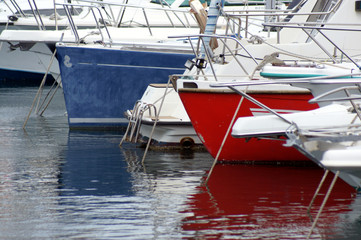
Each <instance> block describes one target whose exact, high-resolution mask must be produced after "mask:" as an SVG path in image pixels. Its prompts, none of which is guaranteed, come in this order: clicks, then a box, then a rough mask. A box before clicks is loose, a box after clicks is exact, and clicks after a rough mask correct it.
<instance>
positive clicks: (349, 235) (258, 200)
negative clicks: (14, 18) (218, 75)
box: [0, 87, 361, 239]
mask: <svg viewBox="0 0 361 240" xmlns="http://www.w3.org/2000/svg"><path fill="white" fill-rule="evenodd" d="M47 88H48V87H47ZM36 92H37V87H1V88H0V239H305V238H306V237H307V235H308V233H309V231H310V229H311V226H312V219H314V218H315V216H316V214H317V212H318V209H319V208H320V206H321V202H322V200H323V198H324V196H325V192H326V191H327V186H328V185H329V183H330V181H331V179H328V180H327V184H326V186H325V187H324V188H322V190H321V194H320V195H319V196H318V197H317V198H316V201H315V202H314V204H313V206H312V208H311V211H310V214H308V212H307V208H308V206H309V203H310V202H311V199H312V196H313V194H314V192H315V190H316V188H317V186H318V183H319V181H320V179H321V177H322V175H323V170H322V169H320V168H318V167H313V166H308V167H290V166H265V165H261V166H253V165H222V164H218V165H217V166H216V167H215V169H214V171H213V173H212V176H211V178H210V181H209V183H208V185H207V186H206V185H204V184H202V182H203V181H204V179H205V178H206V177H207V174H208V172H209V169H210V167H211V165H212V163H213V159H212V157H211V156H210V155H209V154H208V153H207V152H189V151H173V152H170V151H167V152H163V151H150V152H148V154H147V156H146V159H145V163H144V165H142V164H141V160H142V158H143V154H144V149H142V148H139V147H137V146H136V145H134V144H130V143H126V144H125V145H124V146H123V147H121V148H120V147H119V142H120V140H121V138H122V133H121V132H109V131H108V132H99V131H98V132H89V131H70V130H69V128H68V125H67V117H66V110H65V106H64V99H63V95H62V92H61V91H59V92H58V93H57V94H56V95H55V98H54V99H53V101H52V102H51V104H50V105H49V108H48V109H47V110H46V111H45V113H44V115H43V116H42V117H41V116H38V115H36V114H32V115H31V117H30V119H29V121H28V122H27V125H26V128H25V130H23V129H22V126H23V124H24V122H25V119H26V116H27V114H28V113H29V110H30V107H31V103H32V101H33V98H34V97H35V94H36ZM330 178H331V177H330ZM360 219H361V197H360V196H358V195H356V194H355V191H354V190H353V189H351V188H350V187H349V186H348V185H346V184H345V183H344V182H342V180H338V182H337V183H336V186H335V188H334V190H333V191H332V193H331V195H330V198H329V200H328V202H327V204H326V206H325V208H324V210H323V212H322V213H321V215H320V219H319V220H318V224H317V226H316V228H315V229H314V230H313V234H312V235H311V239H361V220H360Z"/></svg>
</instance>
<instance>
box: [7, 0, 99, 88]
mask: <svg viewBox="0 0 361 240" xmlns="http://www.w3.org/2000/svg"><path fill="white" fill-rule="evenodd" d="M73 3H75V1H73ZM0 7H1V9H2V11H1V15H0V21H1V27H0V29H1V32H4V31H9V30H10V31H13V30H27V31H29V30H39V29H41V30H45V29H47V30H49V31H51V30H55V29H65V28H67V27H68V26H69V22H68V20H67V18H66V12H65V10H64V9H63V8H59V9H56V5H55V3H54V2H53V1H44V0H41V1H35V0H32V1H19V0H17V1H15V0H13V1H2V2H1V6H0ZM55 12H56V14H55ZM69 13H70V14H72V16H73V17H74V18H75V19H77V20H78V21H79V23H80V22H81V23H82V26H83V27H94V21H93V20H91V21H90V20H89V16H90V15H89V14H88V13H89V12H88V11H87V10H85V9H84V8H82V7H74V8H73V9H72V11H71V12H69ZM25 34H26V33H25ZM28 37H29V36H28ZM59 39H60V38H58V40H59ZM33 45H34V44H32V43H29V42H27V43H23V44H21V43H20V42H18V41H14V42H11V41H2V42H1V47H0V56H1V57H0V79H1V83H4V84H7V85H16V84H19V83H21V84H26V85H28V84H31V85H33V84H35V85H38V84H39V83H40V81H41V79H42V78H43V77H44V74H45V72H46V68H47V66H46V65H45V63H44V62H43V61H42V59H39V57H37V56H36V52H38V51H42V50H41V49H39V48H38V47H37V46H36V47H33ZM30 49H31V51H30ZM48 80H54V78H53V77H52V76H51V75H50V74H49V75H48Z"/></svg>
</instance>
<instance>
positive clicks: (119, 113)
mask: <svg viewBox="0 0 361 240" xmlns="http://www.w3.org/2000/svg"><path fill="white" fill-rule="evenodd" d="M192 57H193V56H192V55H190V54H181V53H169V52H168V53H167V52H155V51H154V52H152V51H148V52H145V51H129V50H119V49H109V48H87V47H79V46H77V47H71V46H64V45H59V46H57V58H58V61H59V66H60V73H61V78H62V84H63V91H64V98H65V105H66V110H67V114H68V122H69V127H70V128H109V127H110V128H118V127H125V126H126V125H127V124H128V121H127V120H126V119H125V118H124V112H125V111H126V110H129V109H133V107H134V104H135V102H136V101H137V100H139V99H140V98H141V97H142V95H143V93H144V91H145V89H146V88H147V86H148V85H149V84H150V83H166V82H167V81H168V78H169V75H171V74H181V73H183V72H184V63H185V62H186V60H187V59H190V58H192Z"/></svg>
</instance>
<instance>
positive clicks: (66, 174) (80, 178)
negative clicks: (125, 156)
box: [59, 131, 134, 196]
mask: <svg viewBox="0 0 361 240" xmlns="http://www.w3.org/2000/svg"><path fill="white" fill-rule="evenodd" d="M119 139H120V135H119V134H103V133H89V132H86V133H85V132H75V131H70V132H69V138H68V148H67V151H66V161H64V163H63V164H62V165H61V170H60V172H61V173H60V175H59V182H60V189H61V190H62V191H61V194H62V195H69V196H75V195H76V196H82V195H98V196H111V195H127V196H129V195H134V193H133V191H132V179H131V173H130V172H129V171H128V165H127V162H126V161H123V160H122V159H121V150H120V148H119V147H118V146H117V144H119Z"/></svg>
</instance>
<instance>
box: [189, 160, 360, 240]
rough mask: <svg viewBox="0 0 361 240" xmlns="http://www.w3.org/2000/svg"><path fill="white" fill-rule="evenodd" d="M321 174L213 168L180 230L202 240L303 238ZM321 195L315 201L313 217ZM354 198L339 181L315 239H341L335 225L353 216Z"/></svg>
mask: <svg viewBox="0 0 361 240" xmlns="http://www.w3.org/2000/svg"><path fill="white" fill-rule="evenodd" d="M322 174H323V171H322V170H321V169H319V168H313V167H311V168H309V167H307V168H305V167H281V166H275V167H272V166H244V165H233V166H232V165H217V166H216V168H215V169H214V172H213V174H212V177H211V178H210V181H209V184H208V188H207V187H205V186H200V187H198V193H197V194H194V195H193V196H191V197H190V199H189V202H188V205H189V206H188V209H187V210H186V211H185V213H186V214H188V215H189V216H188V217H185V218H184V219H183V221H182V228H183V230H184V231H186V232H190V233H192V234H194V235H195V236H197V237H199V238H201V239H204V238H217V239H219V238H232V239H234V238H236V239H238V238H242V239H260V238H262V239H275V238H277V239H280V238H281V239H300V238H305V237H306V236H307V234H308V232H309V230H310V228H311V225H312V224H311V220H310V216H309V215H308V214H307V207H308V205H309V203H310V201H311V199H312V196H313V194H314V192H315V190H316V188H317V185H318V183H319V181H320V179H321V177H322ZM328 183H329V182H328ZM327 186H328V185H327ZM325 191H326V188H324V189H322V193H323V194H322V196H320V197H318V198H317V199H316V201H315V203H314V207H313V208H312V211H311V216H315V215H316V213H317V211H318V209H319V207H320V204H321V201H322V200H323V196H324V193H325ZM354 197H355V191H354V189H352V188H351V187H349V186H348V185H347V184H345V183H344V182H343V181H342V180H339V181H338V182H337V184H336V186H335V188H334V190H333V192H332V195H331V197H330V199H329V201H328V202H327V205H326V207H325V209H324V211H323V213H322V215H321V218H320V220H319V221H318V225H317V226H318V227H317V229H316V230H315V234H314V235H313V237H315V236H316V238H330V237H332V236H336V235H337V234H340V232H339V231H340V229H339V228H334V227H333V226H335V225H336V224H339V223H340V221H341V219H340V216H341V214H346V213H348V212H350V211H351V209H350V208H349V206H350V204H351V203H352V202H353V199H354ZM358 210H359V209H358ZM359 213H360V212H359V211H358V214H359Z"/></svg>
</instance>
